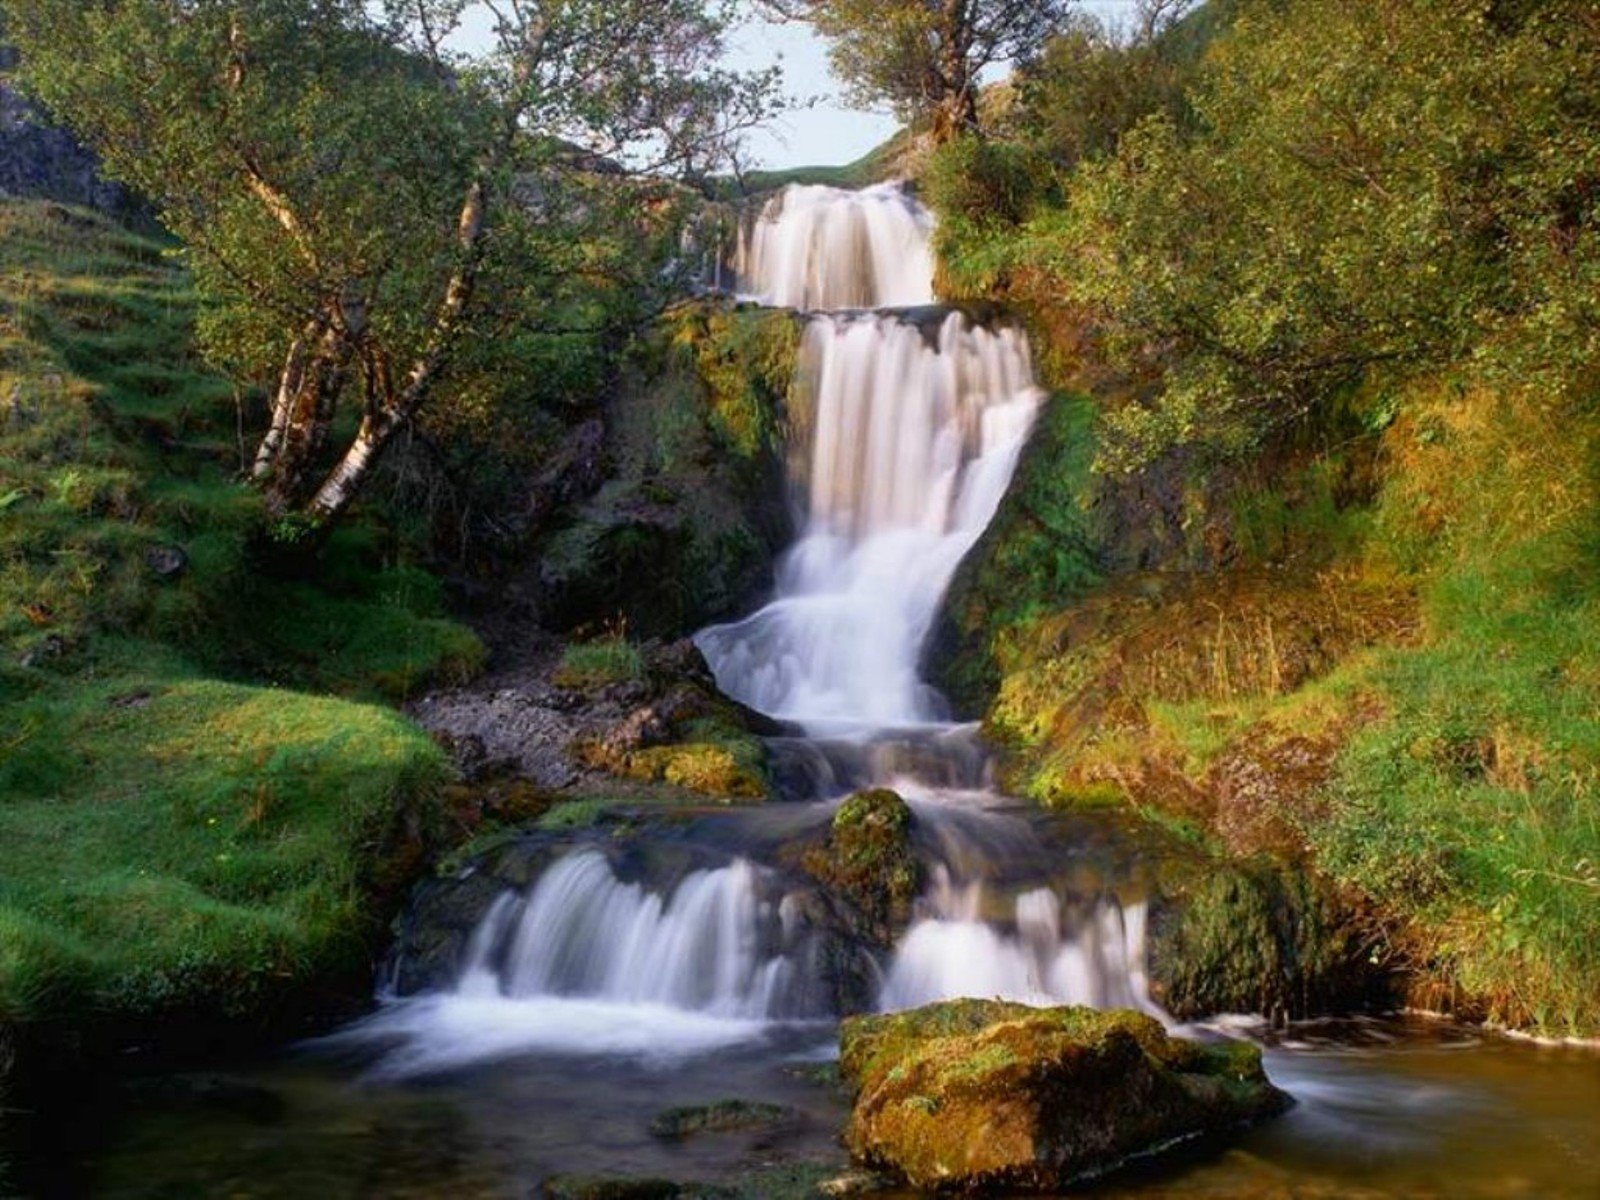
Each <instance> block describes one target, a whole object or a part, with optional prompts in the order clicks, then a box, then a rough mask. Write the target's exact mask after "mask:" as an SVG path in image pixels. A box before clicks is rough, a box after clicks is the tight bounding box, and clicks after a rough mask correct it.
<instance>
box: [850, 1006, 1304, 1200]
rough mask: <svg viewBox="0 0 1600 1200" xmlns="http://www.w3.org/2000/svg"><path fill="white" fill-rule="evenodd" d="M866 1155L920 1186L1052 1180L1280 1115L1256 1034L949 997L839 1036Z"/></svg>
mask: <svg viewBox="0 0 1600 1200" xmlns="http://www.w3.org/2000/svg"><path fill="white" fill-rule="evenodd" d="M840 1070H841V1071H842V1073H843V1074H844V1076H845V1078H846V1079H847V1080H848V1081H849V1082H850V1083H851V1085H852V1086H853V1087H854V1089H855V1096H856V1098H855V1109H854V1111H853V1113H852V1114H851V1118H850V1125H849V1128H848V1130H847V1133H846V1144H847V1145H848V1147H849V1149H850V1152H851V1154H852V1155H853V1156H854V1157H855V1158H856V1160H857V1161H858V1162H860V1163H862V1164H863V1165H865V1166H867V1167H870V1168H875V1169H878V1170H884V1171H889V1172H892V1173H893V1174H895V1175H897V1176H899V1177H900V1178H903V1179H904V1180H905V1181H906V1182H907V1183H909V1184H910V1185H911V1186H913V1187H917V1188H928V1189H934V1190H941V1191H945V1190H948V1191H967V1192H971V1191H984V1190H988V1189H991V1188H993V1189H1013V1190H1033V1191H1047V1190H1051V1189H1056V1188H1060V1187H1064V1186H1066V1185H1067V1184H1069V1183H1070V1182H1071V1181H1072V1180H1075V1179H1079V1178H1081V1177H1083V1176H1086V1175H1092V1174H1098V1173H1101V1172H1104V1171H1106V1170H1108V1169H1110V1168H1112V1167H1114V1166H1116V1165H1117V1164H1118V1163H1120V1162H1122V1161H1124V1160H1125V1159H1127V1158H1129V1157H1132V1156H1134V1155H1138V1154H1142V1153H1148V1152H1151V1151H1154V1150H1159V1149H1161V1148H1163V1147H1165V1146H1167V1145H1170V1144H1171V1143H1173V1142H1176V1141H1181V1140H1185V1139H1189V1138H1193V1137H1198V1136H1201V1135H1206V1134H1217V1133H1221V1132H1224V1131H1226V1130H1228V1129H1231V1128H1233V1127H1235V1126H1237V1125H1240V1124H1242V1123H1245V1122H1248V1121H1253V1120H1257V1119H1260V1118H1262V1117H1268V1116H1272V1115H1275V1114H1277V1113H1280V1112H1282V1111H1283V1110H1284V1109H1285V1108H1287V1107H1288V1106H1289V1104H1290V1103H1291V1101H1290V1098H1289V1097H1288V1095H1287V1094H1286V1093H1284V1092H1282V1091H1280V1090H1278V1089H1277V1088H1276V1087H1274V1086H1273V1085H1272V1084H1271V1083H1270V1082H1268V1080H1267V1077H1266V1075H1265V1073H1264V1072H1263V1071H1262V1069H1261V1053H1260V1051H1259V1050H1258V1049H1257V1048H1256V1047H1255V1046H1253V1045H1250V1044H1248V1043H1243V1042H1229V1043H1226V1044H1222V1045H1202V1044H1200V1043H1198V1042H1192V1041H1188V1040H1185V1039H1182V1038H1174V1037H1169V1036H1168V1035H1167V1033H1166V1031H1165V1030H1164V1029H1163V1028H1162V1027H1161V1024H1160V1023H1159V1022H1157V1021H1156V1020H1154V1019H1153V1018H1151V1017H1148V1016H1145V1015H1144V1014H1142V1013H1136V1012H1132V1011H1129V1010H1125V1009H1119V1010H1113V1011H1109V1012H1102V1011H1099V1010H1096V1009H1091V1008H1078V1007H1068V1008H1048V1009H1038V1008H1030V1007H1028V1006H1027V1005H1023V1004H1012V1003H1007V1002H1003V1001H995V1000H954V1001H946V1002H943V1003H939V1004H931V1005H928V1006H926V1007H924V1008H919V1009H915V1010H912V1011H910V1012H904V1013H892V1014H888V1015H881V1016H869V1017H855V1018H852V1019H850V1020H847V1021H846V1022H845V1023H844V1025H843V1027H842V1030H841V1033H840Z"/></svg>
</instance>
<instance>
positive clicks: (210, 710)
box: [0, 675, 447, 1024]
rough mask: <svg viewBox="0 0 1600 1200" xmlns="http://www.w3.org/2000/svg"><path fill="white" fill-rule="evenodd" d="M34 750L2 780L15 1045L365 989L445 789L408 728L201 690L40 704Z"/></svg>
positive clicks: (59, 695) (2, 958)
mask: <svg viewBox="0 0 1600 1200" xmlns="http://www.w3.org/2000/svg"><path fill="white" fill-rule="evenodd" d="M24 728H25V729H26V730H27V733H26V734H25V735H24V737H23V738H21V739H17V740H16V741H14V742H13V743H12V745H11V746H10V748H9V753H8V754H7V756H6V758H5V760H4V762H3V764H0V773H3V774H4V775H5V778H6V786H4V787H0V793H3V794H4V795H5V796H6V799H5V801H4V802H3V803H0V859H3V863H0V930H3V933H0V942H3V943H4V950H3V952H0V1021H10V1022H15V1023H19V1024H36V1023H40V1022H44V1023H50V1024H54V1023H58V1022H62V1021H90V1020H101V1019H105V1018H108V1017H114V1018H116V1019H119V1020H125V1021H132V1022H148V1021H151V1020H153V1019H156V1018H159V1017H161V1016H163V1015H165V1014H170V1013H176V1012H188V1011H210V1012H218V1013H221V1014H223V1015H226V1016H230V1017H235V1018H243V1017H251V1018H254V1019H261V1018H262V1017H263V1016H264V1015H270V1014H271V1013H273V1012H274V1010H275V1009H276V1008H277V1007H278V1006H280V1005H282V1004H284V1003H285V1002H286V1001H287V999H288V997H289V996H290V995H292V993H293V992H294V990H295V989H297V988H299V987H303V986H304V985H305V983H306V982H307V981H308V980H309V979H312V978H317V977H322V978H327V977H329V976H330V975H331V976H335V977H337V976H339V975H341V974H349V973H351V972H354V973H355V974H356V975H360V974H361V973H362V971H363V970H364V968H365V964H366V962H367V955H368V950H369V946H370V941H371V939H372V938H373V937H374V936H375V935H376V934H377V932H378V928H379V920H378V916H379V914H378V913H376V912H374V911H373V909H372V907H371V904H370V899H369V897H370V896H371V894H372V892H373V890H375V889H381V888H383V887H385V886H387V887H393V886H394V884H395V883H396V882H397V880H396V879H394V878H393V876H392V872H393V869H394V867H395V863H394V861H393V860H391V859H389V858H388V857H387V856H388V855H389V854H392V853H393V852H394V851H395V850H396V848H397V847H396V843H395V841H394V837H395V836H396V833H397V831H398V830H399V829H401V828H403V827H404V825H405V824H407V823H412V824H413V825H415V826H416V828H419V829H421V828H426V826H427V824H428V823H429V822H430V821H436V820H437V818H438V812H439V810H438V808H437V807H436V797H437V794H438V787H439V785H440V784H441V783H442V782H443V780H444V778H445V776H446V773H447V767H446V764H445V762H444V760H443V756H442V755H441V754H440V752H439V751H438V749H437V748H436V747H435V746H434V745H433V744H432V743H431V741H429V739H428V738H427V737H426V736H425V735H423V734H422V733H421V732H420V731H418V730H416V729H415V728H413V727H412V726H410V725H409V724H408V723H406V722H405V721H403V720H402V719H401V718H399V717H398V716H397V715H394V714H391V713H388V712H385V711H383V710H381V709H378V708H373V707H369V706H364V705H355V704H350V703H348V702H346V701H341V700H336V699H331V698H322V697H313V696H307V695H302V694H296V693H289V692H282V691H277V690H269V689H262V688H252V687H246V686H242V685H238V684H230V683H222V682H218V681H214V680H207V679H203V678H199V677H193V676H191V677H173V676H170V675H164V676H159V677H149V676H138V675H120V676H114V677H111V678H108V679H103V680H100V681H98V682H96V683H94V684H82V683H77V684H73V683H65V682H63V683H50V684H47V685H45V686H44V687H42V688H41V689H40V690H39V691H38V692H37V693H36V694H35V695H34V696H33V697H32V698H31V699H30V701H29V702H28V704H27V708H26V710H25V724H24ZM53 743H55V744H64V745H70V746H72V747H73V748H74V749H73V753H72V754H71V755H70V756H68V757H67V758H65V759H62V758H60V757H59V756H53V755H51V754H50V751H49V749H48V747H49V746H50V745H51V744H53ZM40 755H44V756H45V762H46V765H41V764H40V763H39V761H38V758H39V756H40Z"/></svg>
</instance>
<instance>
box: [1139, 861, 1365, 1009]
mask: <svg viewBox="0 0 1600 1200" xmlns="http://www.w3.org/2000/svg"><path fill="white" fill-rule="evenodd" d="M1394 965H1395V964H1394V963H1393V962H1392V961H1390V957H1389V954H1388V952H1387V951H1385V950H1384V948H1383V942H1382V939H1381V937H1380V936H1379V935H1378V930H1377V928H1376V927H1375V923H1374V922H1373V920H1372V918H1371V914H1370V913H1368V912H1366V911H1364V909H1363V908H1362V907H1361V906H1359V905H1355V904H1352V903H1351V901H1350V899H1349V898H1348V897H1344V896H1341V895H1340V894H1339V893H1338V892H1337V891H1336V890H1335V889H1333V888H1332V887H1330V886H1329V885H1328V884H1327V883H1326V882H1323V881H1319V880H1317V879H1315V878H1313V877H1312V876H1310V875H1308V874H1307V873H1306V872H1305V871H1304V870H1303V869H1296V868H1293V867H1285V866H1281V865H1278V864H1276V863H1274V862H1273V861H1272V860H1271V859H1268V858H1260V859H1257V860H1254V861H1251V862H1249V863H1245V864H1240V865H1231V864H1222V863H1212V864H1210V865H1209V866H1208V867H1206V868H1205V869H1204V870H1202V871H1201V872H1199V873H1197V874H1195V875H1194V876H1193V877H1192V878H1190V879H1189V880H1187V881H1186V882H1185V883H1184V884H1182V885H1181V886H1180V887H1179V888H1178V890H1177V891H1176V892H1175V893H1174V894H1173V895H1172V896H1170V897H1169V900H1168V904H1167V907H1166V908H1165V910H1164V911H1163V912H1161V913H1160V914H1158V917H1157V920H1156V922H1155V925H1154V928H1153V930H1152V936H1151V946H1150V973H1151V979H1152V982H1153V985H1154V988H1153V990H1154V991H1155V992H1156V994H1157V996H1158V998H1159V1000H1160V1002H1161V1003H1162V1005H1163V1006H1164V1007H1166V1008H1167V1010H1168V1011H1169V1012H1171V1013H1172V1014H1173V1015H1174V1016H1177V1017H1180V1018H1188V1017H1195V1016H1201V1015H1204V1014H1208V1013H1218V1012H1258V1013H1264V1014H1267V1015H1269V1016H1271V1017H1275V1018H1278V1019H1284V1018H1289V1019H1296V1018H1302V1017H1307V1016H1313V1015H1317V1014H1321V1013H1328V1012H1349V1011H1361V1010H1363V1009H1365V1008H1367V1007H1369V1006H1383V1005H1386V1004H1392V1003H1393V1000H1394V994H1393V991H1392V986H1393V977H1392V972H1393V970H1394Z"/></svg>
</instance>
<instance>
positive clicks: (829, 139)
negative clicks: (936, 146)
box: [729, 0, 1133, 169]
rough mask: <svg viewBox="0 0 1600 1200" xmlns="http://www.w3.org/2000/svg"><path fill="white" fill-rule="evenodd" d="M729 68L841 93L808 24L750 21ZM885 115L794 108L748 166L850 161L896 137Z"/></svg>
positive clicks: (1099, 11)
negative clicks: (778, 73) (778, 72)
mask: <svg viewBox="0 0 1600 1200" xmlns="http://www.w3.org/2000/svg"><path fill="white" fill-rule="evenodd" d="M1132 5H1133V0H1086V2H1085V3H1083V4H1082V5H1081V7H1082V8H1083V9H1084V10H1085V11H1087V12H1092V13H1094V14H1096V15H1097V16H1102V17H1107V18H1112V19H1115V18H1116V17H1117V16H1118V15H1119V14H1126V13H1127V12H1129V11H1130V10H1131V8H1132ZM729 51H730V53H729V62H730V65H733V66H736V67H743V68H759V67H766V66H770V65H771V64H772V63H773V62H774V61H781V63H782V65H783V68H784V84H785V90H786V91H788V92H789V93H790V95H793V96H824V97H837V96H838V95H839V94H840V91H841V90H842V88H841V85H840V83H839V81H838V80H837V79H835V78H834V77H833V74H832V72H831V71H830V70H829V69H828V51H827V46H826V44H825V43H824V42H823V41H822V39H821V38H819V37H818V36H817V35H816V34H814V33H812V32H811V29H810V27H809V26H807V25H800V24H792V23H791V24H783V25H777V24H773V23H771V22H767V21H760V20H752V21H749V22H747V23H746V24H745V25H744V26H743V27H742V28H741V29H739V30H738V31H736V33H735V34H734V35H733V36H732V37H731V38H730V39H729ZM895 128H896V124H895V120H894V118H893V117H891V116H890V115H889V113H888V110H886V109H884V110H879V111H876V112H863V111H861V110H859V109H853V108H846V107H844V105H842V104H839V103H837V102H835V103H820V102H819V103H818V104H816V105H815V106H813V107H811V108H803V109H797V110H795V111H793V112H790V113H788V114H787V115H785V116H783V117H780V118H778V119H777V120H776V121H775V122H773V124H772V126H771V128H768V129H762V130H758V131H756V132H754V133H752V134H751V135H750V136H749V138H748V140H747V143H746V149H747V154H748V157H749V160H750V161H749V165H750V166H752V167H769V168H778V169H782V168H785V167H799V166H822V165H827V166H831V165H835V164H840V163H848V162H854V161H855V160H856V159H858V158H860V157H861V156H862V155H863V154H865V153H866V152H867V151H868V150H871V149H872V148H873V147H874V146H877V145H879V144H880V143H882V142H884V141H885V140H887V139H888V138H889V136H890V135H891V134H893V133H894V131H895Z"/></svg>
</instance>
